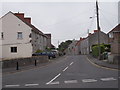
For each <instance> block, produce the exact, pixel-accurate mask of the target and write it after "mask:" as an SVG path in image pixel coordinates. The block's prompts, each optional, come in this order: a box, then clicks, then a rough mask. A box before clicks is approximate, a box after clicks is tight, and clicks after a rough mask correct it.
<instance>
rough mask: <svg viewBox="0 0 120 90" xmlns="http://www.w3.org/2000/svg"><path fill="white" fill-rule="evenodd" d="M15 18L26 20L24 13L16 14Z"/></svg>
mask: <svg viewBox="0 0 120 90" xmlns="http://www.w3.org/2000/svg"><path fill="white" fill-rule="evenodd" d="M14 15H15V16H17V17H19V18H21V19H24V13H19V12H18V13H14Z"/></svg>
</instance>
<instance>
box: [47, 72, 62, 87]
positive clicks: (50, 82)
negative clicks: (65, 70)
mask: <svg viewBox="0 0 120 90" xmlns="http://www.w3.org/2000/svg"><path fill="white" fill-rule="evenodd" d="M60 75H61V73H59V74H58V75H57V76H55V77H54V78H53V79H52V80H50V81H49V82H48V83H46V84H47V85H48V84H50V83H51V82H53V81H54V80H55V79H56V78H58V77H59V76H60Z"/></svg>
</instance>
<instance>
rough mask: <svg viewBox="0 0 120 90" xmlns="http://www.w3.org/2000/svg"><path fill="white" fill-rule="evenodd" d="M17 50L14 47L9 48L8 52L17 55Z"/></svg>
mask: <svg viewBox="0 0 120 90" xmlns="http://www.w3.org/2000/svg"><path fill="white" fill-rule="evenodd" d="M17 51H18V49H17V47H16V46H13V47H10V52H11V53H17Z"/></svg>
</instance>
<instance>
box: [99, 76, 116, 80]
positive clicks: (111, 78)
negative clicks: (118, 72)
mask: <svg viewBox="0 0 120 90" xmlns="http://www.w3.org/2000/svg"><path fill="white" fill-rule="evenodd" d="M101 80H102V81H112V80H117V79H115V78H113V77H110V78H101Z"/></svg>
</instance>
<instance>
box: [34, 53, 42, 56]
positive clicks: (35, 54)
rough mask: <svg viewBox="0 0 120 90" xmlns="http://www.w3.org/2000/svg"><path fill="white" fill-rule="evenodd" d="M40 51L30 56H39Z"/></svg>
mask: <svg viewBox="0 0 120 90" xmlns="http://www.w3.org/2000/svg"><path fill="white" fill-rule="evenodd" d="M40 55H42V53H33V54H32V56H40Z"/></svg>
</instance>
